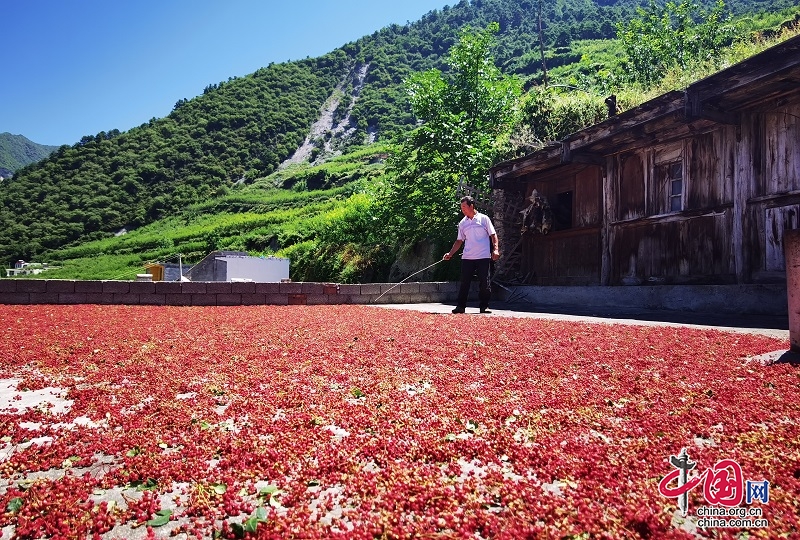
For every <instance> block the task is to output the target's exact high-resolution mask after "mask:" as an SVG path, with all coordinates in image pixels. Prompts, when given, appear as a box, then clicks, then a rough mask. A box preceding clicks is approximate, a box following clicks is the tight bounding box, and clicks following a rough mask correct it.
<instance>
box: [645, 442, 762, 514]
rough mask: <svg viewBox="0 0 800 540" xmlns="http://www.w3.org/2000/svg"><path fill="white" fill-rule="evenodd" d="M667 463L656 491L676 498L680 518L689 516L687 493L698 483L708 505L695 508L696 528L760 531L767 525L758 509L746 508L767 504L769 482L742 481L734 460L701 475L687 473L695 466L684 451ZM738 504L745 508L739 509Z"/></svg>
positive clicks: (706, 470) (756, 507)
mask: <svg viewBox="0 0 800 540" xmlns="http://www.w3.org/2000/svg"><path fill="white" fill-rule="evenodd" d="M667 461H668V462H669V464H670V465H671V466H672V467H673V470H672V471H671V472H670V473H668V474H667V475H666V476H664V478H662V479H661V482H659V484H658V492H659V493H660V494H661V495H663V496H664V497H668V498H671V499H676V500H677V503H678V509H679V510H680V511H681V513H682V514H683V517H686V516H687V514H688V513H689V492H691V491H692V490H693V489H694V488H696V487H697V486H699V485H701V484H702V486H703V497H704V498H705V501H706V502H707V503H708V505H705V506H700V507H698V508H697V510H696V512H695V514H696V516H697V517H698V518H699V519H698V521H697V526H698V527H699V528H711V527H735V528H761V527H767V526H768V525H769V522H768V521H767V520H766V519H763V517H762V515H763V512H762V508H761V507H760V506H749V505H751V504H753V503H754V502H759V503H761V504H767V503H769V482H768V481H767V480H758V481H754V480H745V479H744V476H743V474H742V468H741V467H740V466H739V463H738V462H737V461H735V460H733V459H722V460H720V461H718V462H716V463H715V464H714V465H713V466H712V467H709V468H707V469H705V470H704V471H703V472H702V473H701V474H696V471H695V474H693V475H691V474H689V473H690V471H693V470H694V468H695V467H696V466H697V463H695V462H693V461H692V460H691V459H690V458H689V454H688V453H687V452H686V449H685V448H683V449H682V450H681V453H680V454H678V455H677V456H670V457H669V459H668V460H667ZM742 503H744V504H746V505H748V506H742Z"/></svg>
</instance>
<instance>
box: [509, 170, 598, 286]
mask: <svg viewBox="0 0 800 540" xmlns="http://www.w3.org/2000/svg"><path fill="white" fill-rule="evenodd" d="M534 189H536V190H537V191H538V192H539V194H540V195H542V196H544V197H547V198H548V200H551V201H553V200H555V199H556V198H557V197H558V194H559V193H565V192H571V193H572V207H571V209H570V213H571V218H572V219H571V226H570V227H568V228H565V229H561V230H554V231H552V232H550V234H547V235H541V234H534V233H532V232H530V233H527V234H526V237H525V239H524V241H523V244H522V264H521V267H522V269H521V274H522V275H523V276H527V279H526V280H525V282H526V283H529V284H532V285H599V284H600V265H601V257H600V249H601V236H600V231H601V228H600V225H601V223H602V216H603V212H602V169H601V168H600V167H598V166H586V165H582V166H578V167H575V168H571V169H570V170H569V171H566V172H565V171H560V172H559V174H558V175H557V176H551V177H549V178H543V179H541V180H538V181H536V182H532V183H529V185H528V191H527V194H526V196H530V194H531V193H532V192H533V190H534Z"/></svg>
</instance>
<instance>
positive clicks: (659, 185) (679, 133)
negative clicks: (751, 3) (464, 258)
mask: <svg viewBox="0 0 800 540" xmlns="http://www.w3.org/2000/svg"><path fill="white" fill-rule="evenodd" d="M490 182H491V186H492V188H493V190H494V191H493V197H494V198H495V200H496V204H495V206H496V207H500V208H503V207H508V208H511V207H514V206H515V205H517V206H519V205H520V204H522V203H523V201H524V200H525V199H527V198H528V197H530V196H531V194H532V193H533V190H534V189H535V190H536V191H537V192H538V194H539V195H541V196H543V197H545V198H546V199H547V201H548V202H549V204H550V206H551V209H552V213H553V227H552V229H551V231H550V232H549V234H546V235H545V234H539V233H535V232H533V231H530V230H529V231H528V232H526V233H525V234H524V235H523V236H522V239H521V241H515V240H516V239H515V238H513V236H514V234H517V235H518V234H519V231H517V230H513V229H509V228H506V229H505V230H504V231H503V235H504V236H505V238H503V239H502V240H501V245H503V246H508V247H510V246H512V245H515V244H516V245H518V246H519V248H518V251H519V253H518V255H520V256H519V262H518V263H517V266H516V268H513V269H507V276H506V278H507V279H516V280H517V282H520V283H526V284H530V285H625V284H630V285H633V284H744V283H779V282H784V281H785V279H786V273H785V268H784V258H783V246H782V242H783V231H784V230H786V229H797V228H800V223H799V221H800V37H795V38H793V39H791V40H788V41H785V42H783V43H781V44H779V45H777V46H775V47H772V48H770V49H768V50H766V51H764V52H762V53H760V54H758V55H756V56H754V57H751V58H749V59H747V60H745V61H743V62H741V63H739V64H736V65H734V66H732V67H730V68H728V69H725V70H723V71H721V72H719V73H716V74H715V75H713V76H711V77H708V78H706V79H703V80H701V81H698V82H696V83H694V84H692V85H691V86H689V87H688V88H687V89H686V90H685V91H673V92H669V93H667V94H664V95H662V96H660V97H658V98H655V99H653V100H651V101H648V102H646V103H644V104H642V105H641V106H639V107H636V108H635V109H632V110H629V111H626V112H624V113H622V114H618V115H614V116H610V117H609V118H608V119H607V120H605V121H603V122H601V123H599V124H596V125H594V126H590V127H588V128H586V129H584V130H582V131H579V132H577V133H574V134H572V135H569V136H568V137H566V138H565V139H563V140H561V141H558V142H555V143H552V144H549V145H548V146H546V147H544V148H542V149H541V150H538V151H536V152H534V153H532V154H529V155H526V156H524V157H521V158H517V159H514V160H511V161H507V162H503V163H500V164H498V165H497V166H495V167H493V168H492V169H491V171H490ZM498 218H499V220H505V221H506V222H508V221H509V216H499V217H498V216H496V217H495V219H496V220H498ZM518 221H519V220H518ZM512 274H513V276H512Z"/></svg>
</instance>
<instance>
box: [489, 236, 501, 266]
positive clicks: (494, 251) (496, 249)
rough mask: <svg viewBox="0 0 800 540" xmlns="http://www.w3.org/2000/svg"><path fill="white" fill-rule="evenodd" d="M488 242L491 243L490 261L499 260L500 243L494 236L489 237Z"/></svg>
mask: <svg viewBox="0 0 800 540" xmlns="http://www.w3.org/2000/svg"><path fill="white" fill-rule="evenodd" d="M489 241H491V243H492V260H493V261H496V260H497V259H499V258H500V241H499V240H498V239H497V235H496V234H493V235H491V236H489Z"/></svg>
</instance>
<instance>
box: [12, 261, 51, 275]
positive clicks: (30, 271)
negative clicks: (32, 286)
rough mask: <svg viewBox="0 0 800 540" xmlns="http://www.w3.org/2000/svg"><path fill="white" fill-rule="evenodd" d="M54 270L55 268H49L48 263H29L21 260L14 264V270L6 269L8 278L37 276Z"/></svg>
mask: <svg viewBox="0 0 800 540" xmlns="http://www.w3.org/2000/svg"><path fill="white" fill-rule="evenodd" d="M52 268H55V267H54V266H48V264H47V263H29V262H25V261H22V260H19V261H17V262H15V263H14V268H6V277H15V276H30V275H36V274H41V273H42V272H44V271H45V270H50V269H52Z"/></svg>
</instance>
